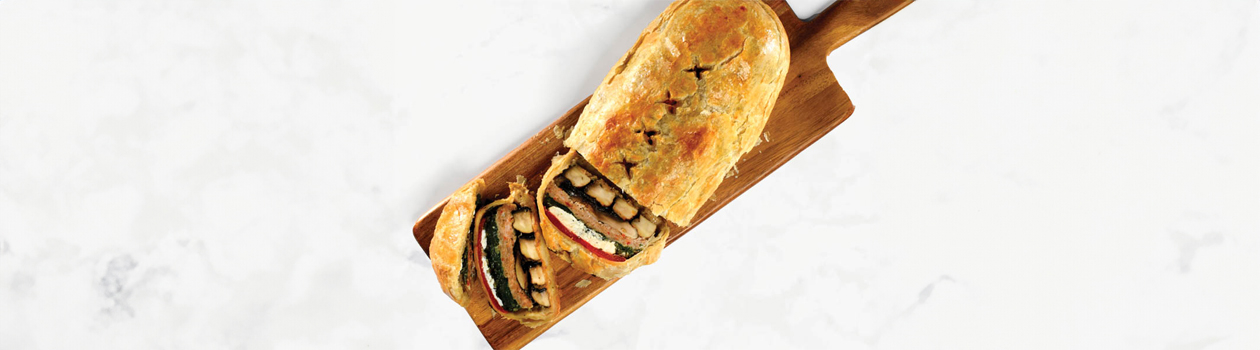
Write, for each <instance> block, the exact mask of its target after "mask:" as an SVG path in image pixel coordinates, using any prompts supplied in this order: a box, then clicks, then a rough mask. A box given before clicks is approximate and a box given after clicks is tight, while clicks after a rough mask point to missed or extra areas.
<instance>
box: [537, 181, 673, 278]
mask: <svg viewBox="0 0 1260 350" xmlns="http://www.w3.org/2000/svg"><path fill="white" fill-rule="evenodd" d="M598 174H599V173H598V172H596V171H593V170H590V169H587V168H585V167H584V166H582V165H579V164H576V163H575V164H573V165H571V166H570V167H569V168H568V169H565V170H564V171H562V172H560V175H558V176H556V177H555V178H554V179H552V181H550V184H549V185H547V188H544V189H541V191H543V192H544V196H545V197H544V200H543V206H544V208H542V210H543V211H544V213H545V214H547V215H546V217H547V220H551V224H552V225H554V226H556V227H558V228H562V231H564V232H565V233H566V234H567V235H569V236H570V237H571V238H572V239H575V240H582V241H584V243H585V245H586V246H587V247H588V249H590V248H594V249H595V250H599V251H602V252H604V253H606V254H609V255H613V256H615V257H619V258H621V259H626V258H630V257H633V256H634V255H635V254H637V253H638V252H639V251H641V250H643V249H644V248H646V247H647V246H648V245H649V244H650V243H651V242H652V241H653V239H654V238H656V237H657V236H658V235H659V233H660V230H659V227H660V226H661V224H662V220H661V219H660V218H659V217H657V216H655V215H652V213H651V211H650V210H647V208H643V207H642V206H640V205H639V204H638V203H637V202H635V201H634V199H633V198H630V196H628V195H626V194H625V193H624V192H622V191H621V190H620V189H618V188H617V187H616V186H613V185H612V184H611V183H610V182H609V181H608V180H607V179H604V178H602V177H600V176H599V175H598Z"/></svg>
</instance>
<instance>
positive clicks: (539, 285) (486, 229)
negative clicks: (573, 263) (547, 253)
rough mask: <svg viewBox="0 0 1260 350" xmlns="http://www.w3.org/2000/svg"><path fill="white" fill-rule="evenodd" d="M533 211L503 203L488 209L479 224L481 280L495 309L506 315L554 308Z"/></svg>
mask: <svg viewBox="0 0 1260 350" xmlns="http://www.w3.org/2000/svg"><path fill="white" fill-rule="evenodd" d="M534 226H535V225H534V213H533V210H532V209H531V208H528V207H518V206H517V205H516V204H510V203H509V204H504V205H500V206H498V207H492V208H488V209H486V213H485V214H483V215H482V219H481V222H479V223H477V233H478V235H479V236H480V242H479V243H481V246H480V249H481V252H480V253H481V254H479V255H480V261H479V263H480V264H479V265H480V267H481V268H480V269H479V270H480V271H481V277H482V278H481V279H482V281H485V283H486V286H485V287H486V289H487V291H488V292H489V294H490V295H491V296H492V297H493V298H494V301H495V306H496V308H499V309H502V310H503V311H507V312H517V311H522V310H531V309H535V308H546V307H550V306H551V299H550V298H549V296H548V295H547V293H548V291H547V278H548V276H547V271H544V267H543V266H542V254H543V253H544V251H543V250H542V248H541V244H540V243H541V242H539V241H538V239H537V237H536V236H535V234H534Z"/></svg>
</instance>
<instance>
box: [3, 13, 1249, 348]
mask: <svg viewBox="0 0 1260 350" xmlns="http://www.w3.org/2000/svg"><path fill="white" fill-rule="evenodd" d="M791 3H792V4H793V5H794V6H796V7H797V8H798V9H809V10H801V11H800V12H801V14H802V16H805V17H808V16H809V15H810V14H811V13H813V12H816V11H818V10H820V9H821V8H823V7H825V6H826V4H827V3H828V1H821V0H814V1H792V2H791ZM667 5H668V2H667V1H633V2H625V1H609V0H600V1H559V0H544V1H460V2H454V1H451V2H436V1H420V2H405V1H389V0H386V1H358V2H346V1H292V0H280V1H263V2H248V1H235V0H233V1H218V2H210V1H192V2H158V1H143V0H117V1H91V2H82V1H66V0H54V1H31V0H3V1H0V349H67V348H110V349H137V348H141V349H155V348H160V349H165V348H177V349H190V348H208V349H220V348H242V349H272V348H303V349H308V348H331V349H345V348H404V349H411V348H436V349H445V348H484V347H486V344H485V342H484V340H482V338H481V335H480V334H479V333H478V332H477V330H476V328H475V327H473V325H472V323H471V322H470V321H469V320H468V319H467V317H466V316H465V313H464V312H463V310H462V309H460V308H459V307H458V306H456V305H455V304H454V303H452V302H450V301H449V300H448V299H447V298H446V296H445V295H443V294H442V293H441V291H440V290H439V289H438V286H437V283H436V281H435V279H434V277H433V273H432V270H431V269H430V267H429V260H428V258H427V257H426V256H425V255H424V253H423V252H422V251H421V250H420V248H419V246H418V245H416V243H415V242H414V240H413V239H412V237H411V235H410V227H411V224H412V222H413V221H414V220H415V219H416V218H417V217H418V216H419V215H420V214H422V213H424V212H425V211H426V210H428V209H429V207H430V206H431V205H433V204H434V203H436V202H437V201H439V200H440V199H441V198H442V197H443V196H445V195H446V194H448V193H450V192H451V191H453V190H454V189H455V188H457V187H458V186H460V185H461V184H462V183H463V182H464V181H466V180H468V179H469V178H471V177H472V176H474V175H475V174H477V173H478V172H480V171H481V170H482V169H484V168H485V167H486V166H488V165H489V164H490V163H492V162H493V161H494V160H495V159H497V158H498V157H499V156H501V155H502V154H503V153H505V152H506V151H507V150H509V149H511V148H513V147H515V146H516V145H517V144H519V143H520V142H521V141H523V140H524V139H525V138H526V137H528V136H529V135H531V134H533V133H534V132H535V131H536V130H538V129H539V128H540V127H542V126H543V125H546V124H547V123H549V122H550V121H551V120H553V119H554V118H555V117H557V116H558V115H559V114H560V113H562V112H563V111H565V110H567V109H568V108H569V107H571V106H572V105H573V104H575V103H576V102H578V101H580V100H581V99H582V98H583V97H585V96H586V95H587V94H589V93H590V92H591V91H593V89H594V87H595V85H596V84H598V82H599V80H600V79H601V78H602V77H603V75H604V73H605V72H606V70H607V69H608V67H610V66H611V65H612V64H613V62H614V61H615V60H616V59H617V58H618V57H620V56H621V54H622V53H624V51H625V50H626V48H627V47H629V46H630V45H631V44H632V43H633V42H634V40H635V38H636V37H637V35H638V33H639V31H640V30H641V29H642V28H643V27H644V26H645V25H646V24H647V23H648V22H650V21H651V20H652V18H653V17H655V16H656V14H658V13H659V12H660V11H661V10H663V9H664V8H665V6H667ZM828 62H829V64H830V65H831V67H832V70H833V71H834V73H835V74H836V77H837V80H839V81H840V83H841V85H842V86H843V87H844V88H845V90H846V91H847V92H848V93H849V95H850V97H852V99H853V100H854V104H855V105H856V106H857V111H856V113H855V114H854V115H853V116H852V117H851V118H850V120H849V121H847V122H845V123H844V124H843V125H841V126H840V127H839V128H837V129H836V130H835V131H833V132H832V133H831V134H829V135H828V136H826V137H824V138H823V139H822V140H820V141H819V142H818V143H816V144H815V145H814V146H813V147H811V148H810V149H808V150H806V151H804V152H803V153H801V154H800V155H799V156H798V157H797V158H796V159H794V160H793V161H791V162H789V163H788V164H787V165H785V166H784V167H783V168H781V169H780V170H778V171H777V172H775V173H774V174H773V175H771V176H770V177H768V178H766V179H765V180H764V181H763V182H762V183H760V184H759V185H757V186H756V187H754V188H752V189H751V190H749V191H748V192H747V193H746V194H745V195H743V196H742V197H740V198H739V199H737V200H735V201H734V202H732V203H731V204H730V205H728V206H727V208H726V209H724V210H723V211H721V212H719V213H718V214H716V215H715V216H713V217H712V218H711V219H709V220H708V221H707V222H706V223H705V224H704V225H701V226H699V227H697V228H696V229H695V230H694V231H693V232H692V233H690V234H689V235H688V236H687V238H686V239H683V240H680V241H678V242H677V244H675V245H673V246H671V248H670V249H668V250H667V251H666V252H665V253H664V254H663V257H662V259H661V260H660V262H658V263H657V264H655V265H651V266H648V267H645V268H642V269H640V270H638V271H636V272H635V273H634V274H633V275H631V276H630V277H628V278H625V279H623V280H622V281H620V282H619V283H617V284H616V285H614V286H613V287H611V288H609V289H608V290H607V291H605V292H604V293H603V294H601V295H600V296H599V297H597V298H595V299H594V300H592V301H591V302H590V303H589V304H587V305H586V306H585V307H583V308H582V309H580V310H579V311H577V312H575V313H573V314H572V315H571V316H570V317H569V318H567V319H566V320H564V321H562V322H561V323H559V324H558V325H556V326H555V327H554V328H552V329H551V330H550V331H549V332H548V333H546V334H544V335H543V336H542V337H540V338H539V339H538V340H536V341H535V342H534V343H533V344H532V345H531V347H534V348H543V349H552V348H559V349H589V348H685V349H690V348H845V349H1011V348H1017V349H1170V350H1173V349H1175V350H1194V349H1255V348H1258V347H1260V297H1256V296H1257V295H1260V215H1257V213H1260V181H1256V179H1258V178H1260V141H1258V140H1260V139H1257V138H1256V137H1255V134H1256V131H1257V130H1260V98H1257V96H1260V4H1257V3H1256V2H1255V1H1251V0H1212V1H1197V2H1185V1H1169V0H1160V1H1137V0H1121V1H1109V2H1096V1H1079V0H1075V1H1059V2H1039V3H1035V2H1019V1H1015V2H1012V1H991V0H976V1H968V0H924V1H919V2H917V3H915V4H913V5H911V6H910V7H908V8H906V9H905V10H903V11H902V12H901V13H899V14H897V15H895V16H894V17H892V18H891V19H889V20H888V21H886V22H884V23H883V24H881V25H879V26H878V27H876V28H875V29H873V30H871V31H870V32H868V33H866V34H864V35H862V36H860V37H858V38H857V39H855V40H853V41H852V42H850V43H849V44H847V45H845V46H844V47H842V48H840V49H839V50H837V51H836V52H834V53H832V55H831V56H830V57H829V58H828ZM769 137H770V139H771V142H773V139H774V138H775V135H769Z"/></svg>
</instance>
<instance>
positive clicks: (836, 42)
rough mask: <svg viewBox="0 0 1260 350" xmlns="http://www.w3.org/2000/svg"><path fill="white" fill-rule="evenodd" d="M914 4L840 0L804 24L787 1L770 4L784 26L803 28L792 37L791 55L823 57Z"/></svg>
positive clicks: (899, 0)
mask: <svg viewBox="0 0 1260 350" xmlns="http://www.w3.org/2000/svg"><path fill="white" fill-rule="evenodd" d="M912 2H914V0H837V1H836V2H834V3H832V4H831V6H828V7H827V9H826V10H823V11H822V12H821V13H819V14H818V15H816V16H814V17H813V18H810V19H809V20H806V21H801V20H799V19H798V18H797V17H796V14H795V13H794V12H793V11H792V9H791V8H790V6H788V4H787V1H784V0H770V1H767V3H769V4H770V6H771V7H772V8H775V9H776V11H777V12H779V20H780V21H782V22H783V25H784V26H785V27H786V26H798V25H799V26H801V30H800V31H799V32H797V35H795V36H793V37H792V46H793V48H794V49H793V50H792V55H799V54H801V53H804V54H810V55H813V54H821V55H822V56H823V57H824V58H826V56H827V55H828V54H830V53H831V51H834V50H835V49H836V48H837V47H840V45H844V43H846V42H849V40H852V39H853V38H854V37H856V36H858V34H862V32H865V31H866V30H867V29H870V28H871V27H874V26H875V25H876V24H879V22H882V21H883V20H884V19H886V18H888V17H889V16H892V14H894V13H897V11H899V10H901V9H902V8H904V7H906V5H910V3H912Z"/></svg>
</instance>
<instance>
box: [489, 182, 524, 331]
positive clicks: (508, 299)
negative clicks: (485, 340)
mask: <svg viewBox="0 0 1260 350" xmlns="http://www.w3.org/2000/svg"><path fill="white" fill-rule="evenodd" d="M498 209H499V208H498V207H494V208H490V209H486V213H485V214H484V216H483V217H482V219H481V227H482V230H481V232H482V233H481V234H482V235H484V236H485V237H486V246H485V247H482V248H481V249H482V252H484V253H485V254H486V260H487V261H488V262H489V263H490V275H489V276H486V277H490V278H493V279H494V294H495V295H497V296H499V300H502V301H503V309H504V310H507V311H508V312H516V311H518V310H520V309H521V305H520V304H519V303H517V302H516V298H514V297H512V289H511V287H509V286H508V280H507V271H506V270H505V269H504V268H503V256H502V255H501V254H499V243H500V242H499V225H498V224H497V222H495V221H494V216H493V215H492V214H494V212H495V211H497V210H498Z"/></svg>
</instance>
